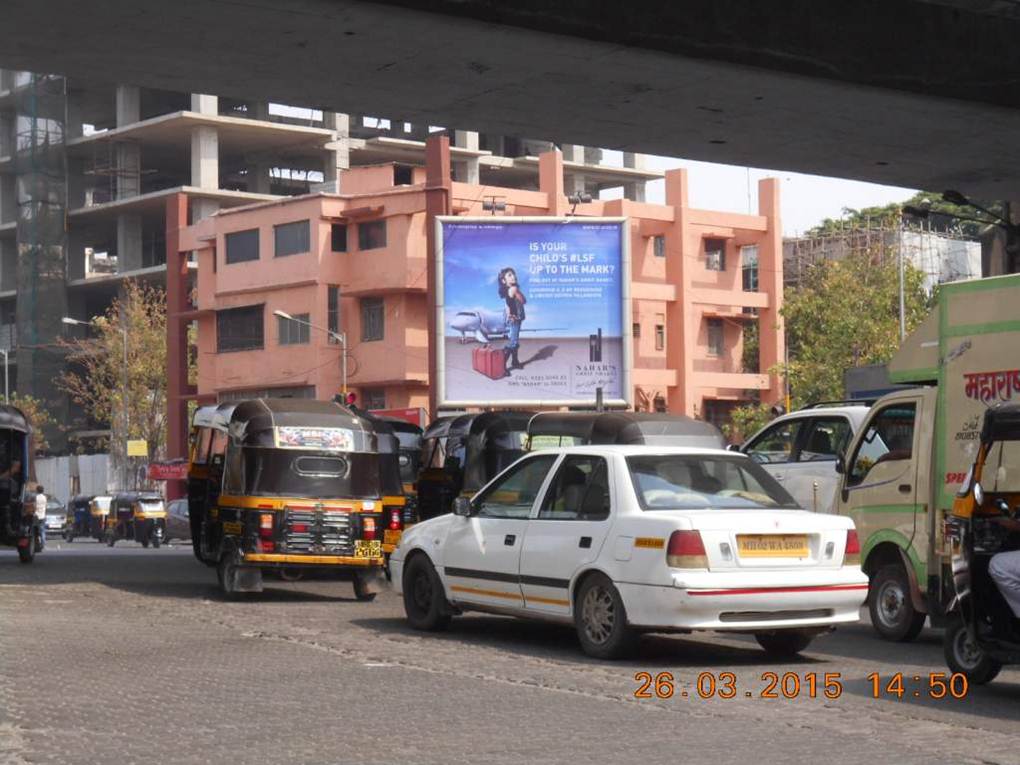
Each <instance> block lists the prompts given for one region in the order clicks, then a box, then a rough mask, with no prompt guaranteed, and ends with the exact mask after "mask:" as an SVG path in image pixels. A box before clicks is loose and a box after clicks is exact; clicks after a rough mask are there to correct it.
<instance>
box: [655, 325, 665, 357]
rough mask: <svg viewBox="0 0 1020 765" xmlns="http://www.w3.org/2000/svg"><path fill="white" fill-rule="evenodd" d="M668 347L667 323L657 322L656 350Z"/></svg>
mask: <svg viewBox="0 0 1020 765" xmlns="http://www.w3.org/2000/svg"><path fill="white" fill-rule="evenodd" d="M665 349H666V325H665V324H656V325H655V350H657V351H663V350H665Z"/></svg>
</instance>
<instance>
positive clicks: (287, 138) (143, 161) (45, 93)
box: [0, 70, 662, 452]
mask: <svg viewBox="0 0 1020 765" xmlns="http://www.w3.org/2000/svg"><path fill="white" fill-rule="evenodd" d="M442 129H444V128H436V127H430V126H423V125H412V124H410V123H407V122H404V121H402V120H400V119H392V118H390V119H387V118H379V117H371V116H366V115H356V114H340V113H334V112H329V111H323V110H319V109H311V108H298V107H294V106H287V105H283V104H276V103H266V102H257V101H251V100H241V99H235V98H227V97H217V96H214V95H205V94H192V93H178V92H170V91H163V90H154V89H148V88H139V87H136V86H132V85H123V84H112V83H100V82H91V81H82V80H78V79H75V78H64V77H55V76H49V75H33V74H29V73H26V72H15V71H10V70H0V351H7V352H9V353H8V356H7V358H8V361H9V376H10V380H11V388H12V390H14V389H16V390H17V391H18V392H19V393H22V394H30V395H32V396H34V397H36V398H38V399H40V400H41V401H42V402H43V403H44V405H45V406H46V407H47V408H48V409H49V410H50V411H51V413H52V414H53V415H54V419H55V420H56V421H57V422H59V423H70V424H71V427H70V429H67V428H63V429H61V430H59V431H54V432H53V433H50V434H47V435H48V440H49V442H50V444H51V447H52V448H53V450H54V451H56V452H60V451H63V450H65V449H66V448H67V444H68V438H69V437H70V438H72V439H74V438H76V437H81V436H84V435H88V434H89V424H88V423H86V422H84V420H83V418H82V417H81V416H80V413H79V412H76V411H74V407H73V405H72V404H71V403H70V402H68V400H67V397H66V395H64V394H63V393H62V392H61V390H60V389H59V386H58V380H59V377H60V373H61V371H62V369H63V367H64V358H63V356H62V353H61V350H60V348H59V347H58V345H57V341H58V339H59V337H60V333H61V331H62V329H63V327H62V324H61V319H62V317H64V316H70V317H72V318H77V319H81V320H87V319H90V318H91V317H93V316H96V315H99V314H101V313H103V311H105V310H106V308H107V307H108V306H109V304H110V302H111V300H112V299H113V297H114V296H115V295H116V294H117V292H118V289H119V288H120V285H121V284H123V282H124V280H125V279H128V278H134V279H144V280H149V281H154V282H162V281H164V280H165V278H166V249H167V248H166V239H167V233H166V232H167V230H168V228H169V229H171V230H174V231H176V229H177V227H178V225H179V224H180V221H178V220H176V219H175V220H172V221H171V220H169V219H168V210H169V209H170V202H169V200H174V199H178V198H179V197H178V194H183V195H184V196H185V197H186V199H187V209H186V210H183V211H181V210H178V211H175V212H174V214H175V216H176V217H180V216H182V215H183V216H186V218H187V221H185V222H194V221H197V220H199V219H201V218H204V217H207V216H208V215H210V214H212V213H213V212H215V211H216V210H218V209H221V208H227V207H234V206H239V205H244V204H250V203H252V202H260V201H267V200H272V199H275V198H279V197H284V196H292V195H298V194H305V193H308V192H310V191H316V190H329V191H342V189H339V188H338V177H339V174H340V171H341V170H343V169H346V168H348V167H351V166H357V165H390V166H392V172H393V175H394V181H395V183H396V184H397V185H400V184H401V183H410V182H411V175H412V168H413V167H415V166H423V165H424V164H425V138H427V136H428V135H429V133H431V132H435V131H437V130H442ZM445 129H447V131H448V133H449V135H450V137H451V143H452V146H451V164H452V171H453V175H454V180H460V181H465V182H468V183H475V184H481V185H483V186H484V185H492V186H498V187H502V188H506V187H510V188H519V189H538V187H539V164H538V155H539V154H541V153H542V152H544V151H547V150H548V149H549V148H550V147H551V144H550V143H548V142H546V141H537V140H527V139H519V138H512V137H507V136H499V135H489V134H479V133H477V132H471V131H466V130H459V129H453V128H445ZM560 148H561V150H562V151H563V157H564V175H565V184H566V190H567V193H572V192H577V191H584V192H587V193H590V194H592V195H593V196H597V195H598V194H599V193H600V192H602V191H604V190H606V189H610V188H620V189H622V193H623V196H625V197H626V198H628V199H633V200H637V201H643V198H644V189H645V184H646V183H647V182H648V181H651V180H655V179H657V178H660V177H662V173H661V172H658V171H655V170H648V169H645V168H643V167H642V164H643V163H642V157H641V156H640V155H632V154H624V155H622V156H621V157H620V158H619V161H618V162H616V164H610V163H609V162H608V161H606V158H604V156H603V154H604V153H603V152H602V150H600V149H595V148H591V147H584V146H570V145H563V146H560ZM607 157H608V155H607ZM614 158H615V155H614ZM191 267H194V266H191ZM94 425H97V426H98V427H99V430H100V431H101V430H102V423H97V424H94ZM93 434H94V435H99V434H100V433H93Z"/></svg>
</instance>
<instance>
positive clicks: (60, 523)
mask: <svg viewBox="0 0 1020 765" xmlns="http://www.w3.org/2000/svg"><path fill="white" fill-rule="evenodd" d="M65 523H67V510H66V509H65V508H64V505H63V503H62V502H61V501H60V500H59V499H57V498H56V497H50V496H47V497H46V533H47V534H58V535H59V534H63V533H64V524H65Z"/></svg>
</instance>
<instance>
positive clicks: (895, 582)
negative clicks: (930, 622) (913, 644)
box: [868, 563, 927, 643]
mask: <svg viewBox="0 0 1020 765" xmlns="http://www.w3.org/2000/svg"><path fill="white" fill-rule="evenodd" d="M868 612H869V613H870V614H871V626H872V627H874V628H875V632H877V633H878V634H879V635H881V636H882V637H883V638H885V639H886V640H892V641H895V642H897V643H909V642H910V641H911V640H913V639H914V638H916V637H917V636H918V635H919V634H921V630H922V629H923V628H924V620H925V618H926V617H927V614H925V613H923V612H921V611H918V610H917V609H915V608H914V604H913V602H912V601H911V599H910V580H909V578H908V577H907V572H906V571H904V570H903V566H902V565H901V564H899V563H892V564H889V565H887V566H882V567H881V568H880V569H879V570H878V571H876V572H875V575H874V576H873V577H872V578H871V586H870V588H869V590H868Z"/></svg>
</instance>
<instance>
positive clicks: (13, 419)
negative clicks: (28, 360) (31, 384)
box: [0, 405, 41, 563]
mask: <svg viewBox="0 0 1020 765" xmlns="http://www.w3.org/2000/svg"><path fill="white" fill-rule="evenodd" d="M33 453H34V450H33V448H32V426H31V425H30V423H29V422H28V420H27V419H26V417H25V415H24V414H22V412H21V410H19V409H17V408H15V407H13V406H6V405H0V545H3V546H8V547H15V548H17V550H18V558H19V559H20V560H21V562H22V563H31V562H32V561H33V560H34V559H35V554H36V552H38V551H39V550H40V549H41V537H40V533H39V522H38V520H37V519H36V516H35V496H34V490H35V463H34V460H33Z"/></svg>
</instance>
